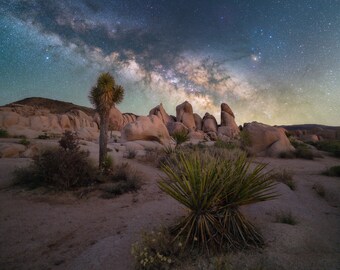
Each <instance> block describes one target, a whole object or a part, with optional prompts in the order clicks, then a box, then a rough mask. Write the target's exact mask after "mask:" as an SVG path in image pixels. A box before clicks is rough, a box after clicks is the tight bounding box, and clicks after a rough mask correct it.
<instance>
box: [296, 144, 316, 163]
mask: <svg viewBox="0 0 340 270" xmlns="http://www.w3.org/2000/svg"><path fill="white" fill-rule="evenodd" d="M295 149H296V150H295V156H296V157H297V158H302V159H309V160H313V159H314V158H315V155H314V154H313V151H312V150H311V149H310V148H309V147H308V145H307V144H299V145H298V146H297V147H296V148H295Z"/></svg>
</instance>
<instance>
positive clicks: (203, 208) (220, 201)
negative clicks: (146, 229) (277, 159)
mask: <svg viewBox="0 0 340 270" xmlns="http://www.w3.org/2000/svg"><path fill="white" fill-rule="evenodd" d="M264 168H265V165H258V166H256V168H255V169H254V170H253V171H250V161H248V160H247V159H246V156H245V155H241V156H239V157H237V158H235V159H230V160H222V159H220V158H216V157H212V156H209V155H206V154H205V155H204V156H202V155H201V154H200V153H199V152H193V153H191V154H189V155H184V154H183V153H180V154H179V155H178V158H177V159H176V160H175V161H172V162H169V163H168V164H165V165H163V166H162V170H163V171H164V172H165V174H166V175H167V177H168V180H166V179H163V180H162V181H161V182H160V183H159V186H160V188H161V189H162V190H163V191H164V192H166V193H167V194H169V195H170V196H171V197H173V198H174V199H175V200H177V201H178V202H180V203H181V204H183V205H184V206H186V207H187V208H188V209H189V214H188V215H187V216H186V217H185V218H184V219H183V220H181V221H180V222H179V224H177V225H176V226H174V228H173V232H174V233H175V239H176V238H178V237H182V238H184V239H185V243H184V244H185V246H187V245H189V244H190V245H191V247H198V248H200V249H201V250H206V251H208V252H209V250H211V249H217V248H219V249H221V248H228V249H241V248H244V247H247V246H249V245H261V244H262V243H263V240H262V237H261V235H260V233H258V232H257V230H256V229H255V227H254V226H253V225H252V224H251V223H250V222H249V221H247V220H246V219H245V217H244V216H243V215H242V214H241V212H240V211H239V206H241V205H246V204H251V203H255V202H259V201H265V200H269V199H272V198H274V197H275V194H274V193H273V191H272V188H273V185H274V182H273V181H272V180H271V178H270V177H271V174H269V173H265V172H263V169H264Z"/></svg>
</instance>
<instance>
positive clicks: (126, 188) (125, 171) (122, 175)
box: [100, 163, 141, 199]
mask: <svg viewBox="0 0 340 270" xmlns="http://www.w3.org/2000/svg"><path fill="white" fill-rule="evenodd" d="M140 178H141V176H140V175H139V174H138V173H137V172H136V171H135V170H132V169H131V167H130V165H129V164H128V163H123V164H122V165H119V166H115V167H113V172H112V173H111V174H110V175H108V176H107V177H106V178H105V183H104V184H102V185H101V187H100V189H101V190H102V191H104V193H103V194H102V198H105V199H110V198H113V197H115V196H117V195H121V194H123V193H126V192H130V191H137V190H138V189H139V188H140V187H141V180H140Z"/></svg>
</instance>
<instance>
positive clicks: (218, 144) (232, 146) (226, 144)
mask: <svg viewBox="0 0 340 270" xmlns="http://www.w3.org/2000/svg"><path fill="white" fill-rule="evenodd" d="M214 146H215V147H217V148H225V149H230V150H231V149H235V148H237V146H236V145H235V144H234V143H232V142H225V141H222V140H220V139H218V140H217V141H216V142H215V143H214Z"/></svg>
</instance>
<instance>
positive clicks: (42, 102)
mask: <svg viewBox="0 0 340 270" xmlns="http://www.w3.org/2000/svg"><path fill="white" fill-rule="evenodd" d="M18 104H19V105H28V106H32V107H35V108H41V109H49V110H50V111H51V113H56V114H64V113H67V112H69V111H71V110H81V111H83V112H85V113H86V114H88V115H90V116H94V114H95V110H94V109H92V108H88V107H84V106H79V105H76V104H73V103H71V102H65V101H60V100H54V99H48V98H41V97H31V98H25V99H22V100H19V101H15V102H12V103H10V104H7V105H5V106H14V105H18ZM5 106H2V107H5Z"/></svg>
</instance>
